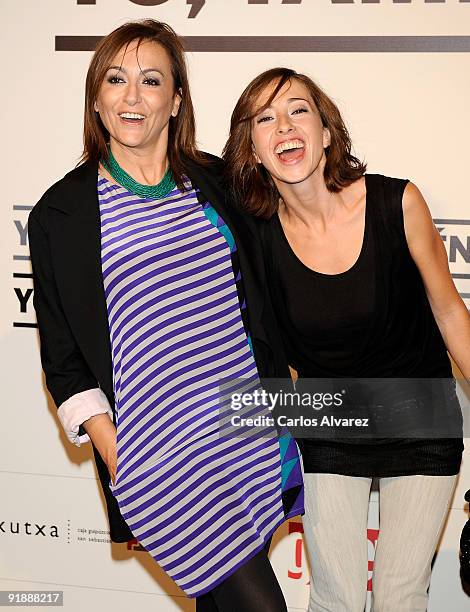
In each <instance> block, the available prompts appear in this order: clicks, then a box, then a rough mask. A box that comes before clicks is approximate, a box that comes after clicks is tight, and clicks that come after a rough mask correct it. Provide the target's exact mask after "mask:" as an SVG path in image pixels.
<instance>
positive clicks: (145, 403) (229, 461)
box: [98, 176, 299, 597]
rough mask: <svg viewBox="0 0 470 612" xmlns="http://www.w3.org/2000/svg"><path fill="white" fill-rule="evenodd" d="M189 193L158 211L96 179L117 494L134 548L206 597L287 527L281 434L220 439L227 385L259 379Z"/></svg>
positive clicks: (220, 265) (219, 240)
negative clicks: (222, 383)
mask: <svg viewBox="0 0 470 612" xmlns="http://www.w3.org/2000/svg"><path fill="white" fill-rule="evenodd" d="M188 188H189V189H188V191H183V192H182V191H180V190H178V189H177V188H175V189H174V190H173V191H172V192H171V193H170V194H169V195H167V196H166V197H165V198H163V199H160V200H148V199H141V198H139V197H138V196H136V195H134V194H132V193H130V192H128V191H127V190H126V189H124V188H123V187H120V186H118V185H115V184H113V183H111V182H110V181H108V180H107V179H105V178H104V177H101V176H99V177H98V196H99V208H100V219H101V263H102V272H103V282H104V288H105V295H106V304H107V311H108V320H109V332H110V338H111V349H112V363H113V385H114V394H115V402H116V427H117V455H118V459H117V475H116V483H115V485H112V483H110V487H111V490H112V492H113V495H114V496H115V498H116V500H117V503H118V505H119V508H120V511H121V514H122V516H123V517H124V519H125V520H126V522H127V524H128V525H129V527H130V529H131V531H132V533H133V534H134V536H135V537H136V538H137V539H138V541H139V542H140V543H141V544H142V545H143V546H144V548H145V549H146V550H147V551H148V552H149V553H150V554H151V555H152V557H153V558H154V559H155V560H156V561H157V562H158V564H159V565H160V566H161V567H162V568H163V569H164V570H165V571H166V572H167V573H168V575H169V576H171V578H173V580H174V581H175V582H176V583H177V584H178V585H179V586H180V587H181V588H182V589H183V591H184V592H185V593H186V594H187V595H188V596H189V597H195V596H197V595H201V594H203V593H206V592H208V591H210V590H211V589H212V588H214V586H216V585H217V584H219V583H220V582H222V581H223V580H224V579H225V578H226V577H227V576H229V575H230V574H231V573H233V572H234V571H235V570H236V569H237V568H238V567H239V566H240V565H242V564H243V563H244V562H246V561H247V560H248V559H250V558H251V557H252V556H253V555H254V554H256V553H257V552H258V551H259V550H260V549H261V548H262V547H263V545H264V544H265V542H266V540H267V538H268V537H269V536H271V535H272V533H273V532H274V530H275V529H276V528H277V527H278V526H279V525H280V523H282V522H283V521H284V520H285V519H286V518H287V516H286V512H285V511H284V508H283V503H282V496H281V457H280V444H279V439H278V437H277V433H276V431H275V430H274V428H272V429H269V428H267V431H265V432H264V434H263V436H254V437H247V436H244V437H243V436H238V437H237V436H234V435H224V433H223V432H221V431H220V422H221V421H220V418H221V417H220V414H221V410H222V408H221V404H222V403H223V402H221V399H220V396H221V394H220V393H219V382H220V379H221V378H224V379H227V378H228V379H236V378H242V379H248V380H251V381H253V380H257V371H256V365H255V361H254V357H253V353H252V351H251V348H250V344H249V341H248V338H247V334H246V332H245V329H244V326H243V321H242V317H241V313H240V304H239V300H238V294H237V288H236V279H235V278H234V273H233V268H232V261H231V250H230V246H229V243H228V241H227V238H226V237H224V235H223V233H221V231H219V229H218V228H217V227H216V226H215V225H214V223H212V222H211V220H210V218H209V217H208V215H207V213H206V212H205V211H204V208H203V206H202V205H201V203H200V202H199V201H198V198H197V192H196V191H195V190H194V189H193V188H192V187H191V185H190V183H189V184H188ZM298 513H299V508H298V507H296V508H293V509H292V511H291V513H290V514H289V515H290V516H293V515H294V514H298Z"/></svg>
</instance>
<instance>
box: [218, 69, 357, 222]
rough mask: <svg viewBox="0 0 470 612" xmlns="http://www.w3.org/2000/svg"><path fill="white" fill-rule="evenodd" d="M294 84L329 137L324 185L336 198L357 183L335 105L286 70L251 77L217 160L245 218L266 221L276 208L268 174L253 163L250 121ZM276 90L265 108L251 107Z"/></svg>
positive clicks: (276, 194)
mask: <svg viewBox="0 0 470 612" xmlns="http://www.w3.org/2000/svg"><path fill="white" fill-rule="evenodd" d="M294 79H295V80H296V81H299V82H300V83H302V84H303V85H304V86H305V87H306V88H307V90H308V92H309V94H310V96H311V98H312V100H313V101H314V102H315V105H316V107H317V109H318V112H319V113H320V117H321V120H322V123H323V126H324V127H326V128H328V130H329V132H330V136H331V142H330V145H329V146H328V147H327V148H326V149H325V152H326V164H325V169H324V177H325V183H326V186H327V188H328V189H329V191H332V192H338V191H341V189H343V188H344V187H347V186H348V185H350V184H351V183H353V182H354V181H355V180H357V179H358V178H360V177H361V176H362V175H363V174H364V172H365V171H366V164H364V163H363V162H361V161H360V160H359V159H358V158H357V157H355V156H354V155H353V154H352V153H351V146H352V145H351V138H350V137H349V133H348V130H347V129H346V126H345V124H344V121H343V119H342V117H341V114H340V112H339V110H338V108H337V106H336V104H335V103H334V102H333V101H332V100H331V99H330V98H329V97H328V96H327V95H326V93H325V92H324V91H323V90H322V89H321V88H320V87H319V86H318V85H317V84H316V83H314V81H312V79H311V78H310V77H308V76H306V75H305V74H300V73H297V72H295V70H291V69H289V68H272V69H271V70H267V71H266V72H263V73H262V74H260V75H259V76H257V77H256V78H255V79H253V81H251V83H250V84H249V85H248V87H247V88H246V89H245V91H244V92H243V93H242V95H241V96H240V99H239V100H238V102H237V104H236V105H235V108H234V110H233V113H232V119H231V122H230V135H229V138H228V140H227V142H226V144H225V147H224V150H223V153H222V156H223V157H224V159H225V161H226V179H227V182H228V184H229V186H230V189H231V191H232V192H233V195H234V196H235V198H236V200H237V202H239V204H240V206H241V207H242V208H244V209H245V210H246V211H247V212H249V213H251V214H253V215H256V216H258V217H263V218H265V219H269V218H270V217H271V216H272V215H273V214H274V213H275V212H276V211H277V209H278V207H279V192H278V190H277V187H276V185H275V184H274V181H273V180H272V178H271V176H270V175H269V173H268V171H267V170H266V169H265V168H264V166H262V165H261V164H259V163H257V162H256V158H255V155H254V151H253V145H252V140H251V124H252V121H253V119H254V117H255V116H256V115H257V114H258V113H260V112H262V111H263V110H264V109H266V108H268V107H269V106H270V105H271V103H272V101H273V100H274V98H275V97H276V96H277V95H278V93H279V92H280V91H281V89H282V88H283V86H284V85H285V84H286V83H290V82H291V81H292V80H294ZM274 83H275V84H276V86H275V88H274V90H273V92H272V93H271V95H270V96H269V99H268V100H267V102H266V103H265V104H264V105H263V106H262V107H259V106H257V101H258V100H259V97H260V95H261V94H262V93H263V91H264V90H265V89H266V87H268V86H269V85H273V84H274Z"/></svg>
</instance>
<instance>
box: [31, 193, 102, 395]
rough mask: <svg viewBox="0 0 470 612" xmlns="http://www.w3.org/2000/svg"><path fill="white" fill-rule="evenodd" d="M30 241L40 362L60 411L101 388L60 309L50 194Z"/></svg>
mask: <svg viewBox="0 0 470 612" xmlns="http://www.w3.org/2000/svg"><path fill="white" fill-rule="evenodd" d="M28 239H29V247H30V253H31V263H32V268H33V286H34V295H33V305H34V308H35V310H36V317H37V322H38V327H39V338H40V344H41V362H42V367H43V370H44V373H45V377H46V385H47V388H48V389H49V392H50V394H51V395H52V398H53V400H54V402H55V404H56V406H57V407H59V406H60V404H62V403H63V402H64V401H65V400H67V399H68V398H69V397H71V396H72V395H74V394H75V393H80V392H81V391H86V390H88V389H93V388H97V387H98V386H99V385H98V382H97V381H96V379H95V378H94V376H93V375H92V373H91V371H90V369H89V367H88V365H87V364H86V362H85V360H84V358H83V356H82V354H81V352H80V350H79V348H78V346H77V343H76V342H75V339H74V337H73V334H72V332H71V329H70V326H69V324H68V322H67V319H66V317H65V315H64V312H63V309H62V306H61V300H60V296H59V293H58V290H57V286H56V282H55V279H54V262H53V261H51V256H50V247H49V239H48V232H47V192H46V194H45V195H44V196H43V198H42V199H41V200H40V201H39V202H38V204H36V206H35V207H34V208H33V210H32V211H31V213H30V215H29V220H28Z"/></svg>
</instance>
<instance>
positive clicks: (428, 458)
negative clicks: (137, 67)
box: [224, 68, 470, 612]
mask: <svg viewBox="0 0 470 612" xmlns="http://www.w3.org/2000/svg"><path fill="white" fill-rule="evenodd" d="M224 156H225V159H226V162H227V169H228V171H229V172H230V181H231V185H232V189H233V191H234V192H235V193H236V194H237V196H238V199H239V202H240V203H241V205H243V207H244V208H245V210H248V211H249V212H251V213H252V214H254V215H256V216H258V217H262V218H264V219H265V220H266V221H264V222H261V223H260V226H261V229H262V235H263V236H264V248H265V253H266V264H267V269H268V277H269V284H270V287H271V289H272V293H273V303H274V305H275V307H276V310H277V316H278V321H279V323H280V326H281V330H282V334H283V339H284V343H285V347H286V349H287V353H288V359H289V362H290V364H291V365H292V366H293V367H294V368H295V369H296V370H297V371H298V374H299V377H300V378H315V379H321V378H328V379H334V378H349V377H350V378H356V379H358V378H369V379H371V378H374V379H375V378H378V379H380V378H400V377H401V378H415V379H420V378H421V379H427V378H443V379H446V378H447V379H451V377H452V370H451V364H450V361H449V358H448V355H447V352H446V348H447V349H448V350H449V352H450V353H451V355H452V357H453V358H454V360H455V361H456V363H457V364H458V366H459V367H460V369H461V371H462V373H463V374H464V376H465V377H466V378H469V377H470V317H469V314H468V312H467V309H466V307H465V305H464V303H463V302H462V300H461V298H460V296H459V294H458V293H457V291H456V289H455V287H454V284H453V281H452V278H451V276H450V274H449V268H448V265H447V257H446V253H445V250H444V247H443V244H442V240H441V238H440V236H439V233H438V232H437V231H436V229H435V227H434V225H433V222H432V219H431V216H430V213H429V210H428V208H427V205H426V203H425V201H424V199H423V197H422V195H421V193H420V192H419V190H418V189H417V187H415V186H414V185H413V184H412V183H410V182H408V181H406V180H399V179H392V178H388V177H385V176H381V175H373V174H370V175H369V174H364V173H365V166H364V165H363V164H361V163H360V162H359V160H358V159H356V158H355V157H354V156H353V155H352V154H351V142H350V139H349V135H348V132H347V130H346V127H345V125H344V123H343V121H342V118H341V116H340V113H339V111H338V109H337V107H336V106H335V104H334V103H333V102H332V100H331V99H330V98H328V96H327V95H326V94H325V93H324V92H323V91H322V90H321V89H320V88H319V87H318V86H317V85H316V84H315V83H314V82H313V81H312V80H311V79H310V78H308V77H307V76H305V75H302V74H297V73H295V72H294V71H292V70H289V69H285V68H277V69H273V70H270V71H267V72H265V73H263V74H261V75H260V76H258V77H257V78H255V79H254V80H253V81H252V82H251V83H250V85H249V86H248V87H247V88H246V90H245V91H244V93H243V94H242V96H241V97H240V99H239V101H238V103H237V105H236V107H235V110H234V112H233V115H232V122H231V130H230V137H229V140H228V142H227V145H226V148H225V154H224ZM452 384H453V382H451V385H452ZM453 397H454V398H455V395H454V396H453ZM455 414H456V416H457V420H459V415H458V413H457V412H456V413H455ZM390 418H393V416H391V417H390ZM397 425H399V423H397ZM301 446H302V452H303V461H304V467H305V472H306V474H305V490H306V515H305V518H304V531H305V537H306V541H307V547H308V551H309V555H310V561H311V568H312V580H311V591H310V606H309V611H310V612H320V611H328V612H363V610H364V606H365V602H366V583H367V574H368V567H367V541H366V528H367V512H368V503H369V493H370V487H371V482H372V477H378V478H379V479H380V535H379V539H378V543H377V549H376V556H375V565H374V576H373V610H374V612H397V611H400V612H405V610H406V611H411V610H413V611H414V612H418V611H424V610H426V607H427V588H428V585H429V581H430V574H431V560H432V557H433V553H434V551H435V549H436V545H437V542H438V539H439V534H440V533H441V529H442V526H443V523H444V521H445V518H446V514H447V511H448V508H449V501H450V499H451V496H452V492H453V490H454V486H455V482H456V478H457V474H458V472H459V469H460V462H461V454H462V449H463V444H462V439H461V437H459V434H458V431H457V435H456V436H455V438H451V437H450V438H445V439H444V438H442V439H441V438H439V436H435V438H434V439H430V440H429V439H428V440H425V439H416V438H415V439H408V440H405V439H400V440H398V439H385V440H384V439H382V440H380V441H379V440H372V441H371V440H367V441H363V443H362V442H358V440H349V441H347V440H345V439H339V440H333V439H327V440H319V439H316V440H312V439H302V440H301Z"/></svg>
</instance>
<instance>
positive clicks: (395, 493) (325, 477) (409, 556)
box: [303, 474, 457, 612]
mask: <svg viewBox="0 0 470 612" xmlns="http://www.w3.org/2000/svg"><path fill="white" fill-rule="evenodd" d="M456 480H457V476H400V477H395V478H381V479H380V481H379V486H380V500H379V508H380V533H379V537H378V540H377V547H376V552H375V563H374V573H373V578H372V585H373V592H372V610H373V612H424V611H425V610H426V607H427V602H428V595H427V589H428V587H429V582H430V578H431V561H432V558H433V555H434V553H435V550H436V547H437V544H438V541H439V537H440V534H441V532H442V528H443V525H444V522H445V519H446V516H447V512H448V509H449V504H450V500H451V497H452V493H453V490H454V487H455V484H456ZM371 483H372V479H371V478H361V477H355V476H354V477H353V476H342V475H339V474H305V516H304V517H303V524H304V534H305V541H306V545H307V552H308V555H309V560H310V567H311V568H312V577H311V581H310V601H309V607H308V612H363V610H364V607H365V603H366V598H367V576H368V573H367V572H368V568H367V565H368V563H367V561H368V559H367V556H368V555H367V538H366V534H367V514H368V508H369V495H370V488H371Z"/></svg>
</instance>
